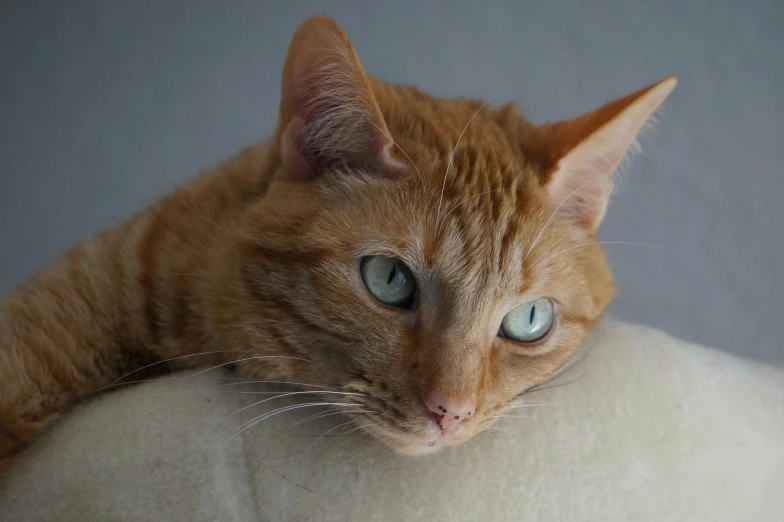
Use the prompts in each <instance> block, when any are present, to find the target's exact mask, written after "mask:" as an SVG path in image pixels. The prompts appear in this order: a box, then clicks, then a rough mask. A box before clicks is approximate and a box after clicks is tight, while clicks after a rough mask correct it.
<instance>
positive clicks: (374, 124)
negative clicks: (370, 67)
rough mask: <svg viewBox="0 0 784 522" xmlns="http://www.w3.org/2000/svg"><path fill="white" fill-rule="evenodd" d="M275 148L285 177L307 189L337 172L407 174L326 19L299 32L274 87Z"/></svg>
mask: <svg viewBox="0 0 784 522" xmlns="http://www.w3.org/2000/svg"><path fill="white" fill-rule="evenodd" d="M277 140H278V146H279V151H280V154H281V161H282V172H283V175H284V176H285V177H287V178H288V179H290V180H294V181H310V180H314V179H317V178H318V177H319V176H320V175H321V174H323V173H324V172H326V171H327V170H329V169H332V168H336V167H349V168H360V169H365V170H367V171H369V172H372V173H375V174H380V175H389V176H393V175H399V174H401V173H404V172H406V171H407V168H406V167H405V165H403V164H402V163H400V162H398V161H397V160H395V159H394V158H393V156H392V150H391V149H392V145H393V142H392V139H391V138H390V134H389V130H388V129H387V125H386V123H385V122H384V117H383V115H382V113H381V109H380V108H379V105H378V102H377V101H376V99H375V97H374V95H373V90H372V88H371V83H370V79H369V78H368V76H367V75H366V74H365V71H364V70H363V68H362V65H361V64H360V62H359V58H358V57H357V54H356V52H355V51H354V47H353V46H352V45H351V42H350V41H349V39H348V37H347V36H346V35H345V33H344V32H343V31H342V30H341V29H340V27H338V25H337V24H336V23H335V22H334V21H333V20H332V19H330V18H327V17H324V16H314V17H312V18H309V19H307V20H306V21H305V22H303V23H302V25H300V26H299V28H298V29H297V31H296V32H295V34H294V37H293V39H292V41H291V46H290V47H289V52H288V56H287V57H286V64H285V66H284V68H283V78H282V81H281V104H280V115H279V119H278V129H277Z"/></svg>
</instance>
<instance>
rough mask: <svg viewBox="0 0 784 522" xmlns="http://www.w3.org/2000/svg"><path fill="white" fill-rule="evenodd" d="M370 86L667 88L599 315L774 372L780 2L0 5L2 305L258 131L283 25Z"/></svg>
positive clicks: (570, 111)
mask: <svg viewBox="0 0 784 522" xmlns="http://www.w3.org/2000/svg"><path fill="white" fill-rule="evenodd" d="M317 12H323V13H326V14H330V15H332V16H333V17H335V18H336V20H337V21H338V23H340V24H341V25H342V26H343V28H344V29H345V30H346V31H347V33H348V34H349V36H350V37H351V38H352V39H353V41H354V44H355V46H356V47H357V50H358V52H359V54H360V56H361V58H362V60H363V62H364V64H365V66H366V68H367V69H368V70H369V72H370V73H371V74H373V75H376V76H378V77H380V78H383V79H388V80H392V81H395V82H401V83H412V84H416V85H418V86H419V87H421V88H423V89H424V90H426V91H428V92H430V93H432V94H436V95H470V96H475V97H481V98H487V97H489V96H492V97H493V100H494V102H495V103H500V102H503V101H508V100H512V101H517V102H519V103H520V104H521V106H522V107H523V109H524V110H525V111H526V112H527V114H528V116H529V117H530V118H531V119H532V120H533V121H536V122H543V121H547V120H553V119H558V118H565V117H570V116H576V115H578V114H579V113H581V112H583V111H587V110H589V109H592V108H594V107H595V106H598V105H599V104H601V103H603V102H606V101H609V100H610V99H613V98H615V97H618V96H620V95H623V94H626V93H627V92H629V91H631V90H635V89H637V88H640V87H643V86H645V85H647V84H649V83H651V82H654V81H657V80H660V79H662V78H663V77H665V76H668V75H671V74H675V75H677V76H678V77H679V78H680V84H679V86H678V88H677V89H676V90H675V92H674V94H673V95H672V97H671V98H670V100H669V101H668V102H667V103H666V105H665V107H664V110H663V112H662V115H661V118H660V124H659V126H658V128H657V130H656V131H655V132H652V133H649V134H648V135H647V136H645V137H644V139H643V142H642V144H643V147H644V150H645V154H644V155H643V156H642V157H640V158H638V159H637V161H636V162H635V164H634V166H633V168H632V169H631V170H630V172H629V173H628V175H627V176H626V180H625V182H624V184H623V185H622V187H621V190H620V193H619V196H618V197H617V198H616V199H615V200H614V202H613V204H612V206H611V209H610V211H609V214H608V218H607V221H606V222H605V226H604V228H603V234H602V235H603V239H604V240H608V241H635V242H642V243H648V244H653V245H657V246H660V247H663V248H664V249H666V250H657V249H650V248H642V247H635V246H628V245H616V246H609V247H608V251H609V254H610V257H611V260H612V263H613V265H614V268H615V271H616V274H617V278H618V298H617V301H616V302H615V304H614V308H613V313H614V314H615V315H616V316H619V317H621V318H624V319H627V320H632V321H636V322H643V323H648V324H651V325H655V326H658V327H661V328H663V329H665V330H667V331H669V332H671V333H673V334H676V335H678V336H680V337H683V338H686V339H689V340H694V341H699V342H703V343H707V344H712V345H715V346H717V347H721V348H725V349H728V350H732V351H736V352H739V353H743V354H748V355H751V356H755V357H762V358H768V359H772V358H774V357H782V354H784V349H782V339H784V318H782V316H781V314H782V311H784V306H782V305H783V304H784V297H782V296H784V278H782V277H781V275H780V269H781V267H782V265H784V242H782V239H784V238H782V232H781V226H782V224H783V222H784V220H783V219H782V216H783V215H784V212H783V211H782V210H781V204H782V203H781V202H782V200H784V177H783V176H784V173H782V166H783V165H784V140H782V135H783V133H782V130H784V123H782V122H784V104H783V103H782V102H783V101H784V95H783V94H782V92H784V2H781V1H775V0H774V1H769V2H764V1H740V0H739V1H737V2H732V3H730V2H722V1H715V0H710V1H709V0H689V1H686V0H680V1H672V2H667V1H654V0H647V1H645V0H626V1H616V2H611V1H605V2H563V1H552V0H549V1H542V2H533V1H518V2H505V3H504V2H494V3H489V2H451V1H447V0H443V1H438V2H424V1H422V2H414V1H412V2H385V3H382V2H371V1H366V2H348V1H342V2H293V1H286V2H283V1H281V2H262V1H256V2H238V1H236V2H214V1H188V2H173V1H140V0H137V1H133V2H128V1H122V2H121V1H101V2H98V1H76V0H71V1H69V2H54V1H51V2H38V1H30V0H25V1H21V0H18V1H16V2H7V1H3V0H0V245H1V246H0V293H5V292H6V291H8V290H10V289H11V288H12V287H13V286H14V285H15V284H17V283H18V282H19V281H20V280H21V279H23V278H24V277H26V276H28V275H30V274H31V273H32V272H33V271H34V270H35V269H37V268H39V267H41V266H42V265H44V264H45V263H48V262H50V261H51V260H53V259H54V258H55V257H56V255H57V254H58V252H60V251H61V250H62V249H64V248H66V247H67V246H69V245H71V244H73V243H74V242H76V241H77V240H80V239H82V238H86V237H88V236H89V235H90V234H91V233H92V232H93V231H95V230H97V229H99V228H103V227H106V226H109V225H112V224H114V223H117V222H119V221H120V220H122V219H123V218H125V217H128V216H129V215H131V214H132V213H134V212H135V211H137V210H139V209H141V208H142V207H144V206H145V205H146V204H148V203H151V202H152V201H154V200H155V199H156V198H157V197H159V196H160V195H162V194H163V193H165V192H166V191H167V190H170V189H172V188H173V187H175V186H176V185H178V184H181V183H183V182H184V181H185V180H187V179H188V178H189V177H191V176H193V175H194V174H195V173H196V172H197V171H199V170H201V169H204V168H208V167H210V166H212V165H214V164H215V163H217V162H218V161H220V160H222V159H223V158H225V157H227V156H228V155H230V154H232V153H234V152H235V151H236V150H237V149H238V148H240V147H242V146H244V145H246V144H249V143H252V142H255V141H259V140H261V139H263V138H265V137H267V136H268V135H269V133H270V132H271V130H272V128H273V123H274V121H275V115H276V111H277V101H278V93H279V85H278V81H279V73H280V69H281V67H282V64H283V60H284V56H285V51H286V48H287V46H288V43H289V38H290V36H291V34H292V32H293V30H294V28H295V27H296V25H297V24H298V23H299V22H300V21H301V20H303V19H304V18H305V17H306V16H308V15H310V14H314V13H317Z"/></svg>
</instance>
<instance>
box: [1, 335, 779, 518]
mask: <svg viewBox="0 0 784 522" xmlns="http://www.w3.org/2000/svg"><path fill="white" fill-rule="evenodd" d="M588 342H589V343H595V347H594V349H593V350H592V351H591V354H590V356H589V357H588V358H587V359H585V360H584V361H583V362H582V363H581V364H580V365H579V366H578V367H576V368H575V369H574V370H572V371H570V372H568V373H567V374H566V375H564V376H563V378H562V379H561V382H565V383H568V384H565V385H564V386H560V387H556V388H551V389H548V390H545V391H541V392H537V393H534V394H532V395H531V396H530V397H529V398H527V400H528V401H529V402H536V403H541V404H538V405H535V406H531V407H527V408H520V409H517V410H514V414H515V415H519V417H510V418H505V419H501V420H500V422H499V423H498V424H497V425H496V426H497V428H498V429H497V430H491V431H488V432H486V433H484V434H481V435H479V436H478V437H477V438H476V439H475V440H473V441H471V442H469V443H468V444H466V445H463V446H461V447H458V448H454V449H451V450H447V451H443V452H441V453H438V454H435V455H432V456H427V457H400V456H396V455H393V454H392V453H390V452H389V450H387V449H386V448H384V447H380V446H378V445H376V444H374V443H373V441H371V440H370V439H368V438H367V437H366V436H364V435H362V434H361V433H360V431H359V430H353V425H351V424H347V425H343V426H340V425H341V424H342V423H344V422H346V421H347V418H345V417H344V416H342V415H331V416H326V417H322V418H320V419H315V420H309V421H307V422H302V423H301V424H297V423H298V422H301V421H303V420H306V419H308V417H309V416H312V415H313V414H314V413H320V412H325V411H326V410H324V409H322V408H321V407H303V408H300V409H297V410H291V411H288V412H283V413H280V414H278V415H275V416H273V417H270V418H268V419H266V420H264V421H263V422H260V423H259V424H257V425H255V426H253V427H250V428H248V429H246V430H245V431H243V432H242V433H241V434H239V435H237V436H233V435H234V434H235V433H237V431H238V429H239V427H240V426H241V425H242V424H243V423H244V422H246V421H248V420H250V419H252V418H254V417H255V416H257V415H259V414H260V413H262V412H263V411H267V410H270V411H271V410H272V409H273V408H276V407H279V406H282V405H284V404H286V403H285V400H287V399H292V400H291V404H295V403H306V402H308V403H309V402H312V401H310V400H307V401H306V400H305V399H301V398H299V397H298V396H296V395H294V396H289V397H286V398H279V399H272V400H270V401H269V402H266V403H264V404H259V405H256V406H253V407H249V408H247V409H245V410H243V411H240V412H239V413H234V412H236V411H237V410H239V409H240V408H242V407H244V406H248V405H250V404H253V402H256V401H259V400H262V399H263V398H269V397H271V396H272V395H259V394H257V393H238V392H240V391H242V392H255V391H258V388H247V387H245V386H244V385H240V386H237V385H232V384H229V383H231V382H235V381H232V380H231V379H227V377H228V374H225V373H221V372H220V371H218V370H215V371H210V372H206V373H202V374H200V375H197V376H193V377H191V378H188V379H184V376H185V375H187V374H184V375H179V376H177V378H170V379H161V380H157V381H153V382H148V383H146V384H143V385H139V386H134V387H131V388H128V389H125V390H123V391H119V392H115V393H112V394H109V395H104V396H102V397H100V398H98V399H96V400H93V401H92V402H91V403H89V404H87V405H85V406H83V407H81V408H80V409H79V410H78V411H77V412H75V413H74V414H73V415H71V416H70V417H69V418H68V419H67V420H66V421H65V422H62V423H61V424H60V425H59V426H57V427H56V429H55V430H53V431H52V433H50V435H49V436H48V437H46V438H45V439H44V440H42V441H41V442H40V443H39V444H37V445H35V446H34V447H33V448H32V449H31V450H30V451H28V452H27V454H26V455H25V458H24V459H23V461H22V462H21V464H20V465H19V466H18V467H17V468H15V469H14V470H13V472H12V474H11V475H10V476H9V477H7V479H6V481H5V483H4V485H3V487H2V489H1V490H0V520H3V521H5V522H12V521H25V522H27V521H57V522H68V521H79V522H82V521H92V520H96V521H159V520H161V521H163V520H166V521H169V520H183V521H194V522H199V521H258V520H275V521H278V520H280V521H297V520H298V521H311V520H312V521H354V520H356V521H399V520H427V521H429V522H433V521H442V520H443V521H463V520H467V521H474V520H481V521H487V522H490V521H506V520H509V521H523V520H525V521H568V522H572V521H602V522H606V521H616V520H618V521H620V520H623V521H633V522H649V521H665V520H666V521H689V522H694V521H710V522H716V521H738V522H740V521H743V522H751V521H754V522H765V521H770V522H781V521H783V520H784V373H782V372H781V371H780V370H776V369H773V368H768V367H763V366H761V365H758V364H755V363H752V362H748V361H744V360H740V359H737V358H734V357H732V356H730V355H727V354H724V353H720V352H718V351H714V350H712V349H709V348H704V347H700V346H695V345H691V344H687V343H684V342H681V341H678V340H676V339H673V338H671V337H669V336H667V335H665V334H663V333H661V332H658V331H656V330H652V329H649V328H645V327H640V326H632V325H627V324H622V323H614V322H607V323H605V324H603V325H601V326H600V327H598V329H597V332H596V334H595V336H594V338H593V339H591V340H589V341H588ZM191 373H193V372H192V371H191ZM227 384H229V385H227ZM281 389H283V388H281V387H280V386H278V387H273V388H271V389H270V390H268V391H275V390H281ZM294 399H296V400H294ZM328 430H331V431H328ZM352 430H353V431H352Z"/></svg>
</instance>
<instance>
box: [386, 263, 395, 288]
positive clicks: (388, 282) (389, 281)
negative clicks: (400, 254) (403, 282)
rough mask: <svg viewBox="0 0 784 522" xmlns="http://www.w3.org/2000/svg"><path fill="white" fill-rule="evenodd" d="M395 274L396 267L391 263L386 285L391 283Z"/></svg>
mask: <svg viewBox="0 0 784 522" xmlns="http://www.w3.org/2000/svg"><path fill="white" fill-rule="evenodd" d="M396 275H397V267H396V266H395V265H392V270H390V271H389V279H387V284H388V285H389V284H392V280H393V279H394V278H395V276H396Z"/></svg>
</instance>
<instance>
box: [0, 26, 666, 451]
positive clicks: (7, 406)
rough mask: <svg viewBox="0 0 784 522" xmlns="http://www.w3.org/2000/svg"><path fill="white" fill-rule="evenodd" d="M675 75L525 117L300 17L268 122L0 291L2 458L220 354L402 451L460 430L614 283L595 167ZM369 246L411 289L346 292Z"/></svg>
mask: <svg viewBox="0 0 784 522" xmlns="http://www.w3.org/2000/svg"><path fill="white" fill-rule="evenodd" d="M673 87H674V80H665V82H662V83H660V84H657V85H655V86H653V87H650V88H648V89H645V90H643V91H639V92H638V93H635V94H633V95H630V96H628V97H626V98H623V99H621V100H619V101H617V102H614V103H613V104H610V105H607V106H605V107H603V108H601V109H599V110H597V111H594V112H593V113H590V114H588V115H586V116H584V117H582V118H578V119H577V120H573V121H571V122H562V123H557V124H554V125H549V126H539V127H537V126H534V125H532V124H530V123H528V122H526V121H525V120H524V119H523V118H522V116H521V115H520V114H519V112H518V111H517V110H516V109H515V108H514V107H512V106H505V107H502V108H500V109H492V108H490V107H488V106H484V105H483V104H482V103H481V102H476V101H471V100H437V99H433V98H431V97H429V96H426V95H425V94H422V93H421V92H419V91H417V90H416V89H413V88H409V87H396V86H392V85H388V84H384V83H381V82H377V81H374V80H370V79H369V78H367V77H366V76H365V75H364V72H363V71H362V69H361V66H360V65H359V62H358V60H357V59H356V56H355V55H354V52H353V48H351V45H350V43H349V42H348V40H347V39H346V38H345V35H343V34H342V32H341V31H340V30H339V29H338V28H337V26H335V25H334V23H333V22H331V21H329V20H328V19H324V18H314V19H311V20H309V21H308V22H306V23H305V24H303V26H302V27H301V28H300V29H299V30H298V32H297V34H296V35H295V37H294V41H293V43H292V47H291V50H290V52H289V58H288V60H287V64H286V68H285V69H284V75H283V100H282V104H281V111H280V120H279V122H278V129H277V132H276V134H275V136H274V137H273V139H272V140H270V141H269V142H267V143H265V144H263V145H259V146H256V147H253V148H250V149H247V150H246V151H244V152H243V153H241V154H240V155H238V156H237V157H235V158H234V159H232V160H230V161H228V162H226V163H225V164H224V165H222V166H221V167H219V168H218V169H216V170H215V171H214V172H211V173H209V174H206V175H205V176H203V177H201V178H199V179H197V180H195V181H193V182H192V183H190V184H189V185H187V186H185V187H184V188H182V189H180V190H179V191H177V192H176V193H174V194H173V195H171V196H169V197H168V198H166V199H164V200H162V201H161V202H159V203H157V204H156V205H154V206H152V207H150V208H149V209H147V210H146V211H144V212H143V213H141V214H140V215H139V216H137V217H136V218H134V219H132V220H131V221H129V222H127V223H125V224H123V225H121V226H119V227H117V228H116V229H113V230H110V231H108V232H105V233H103V234H101V235H99V236H97V237H96V238H95V239H92V240H90V241H88V242H86V243H84V244H82V245H80V246H77V247H76V248H74V249H73V250H72V251H70V252H69V253H67V254H66V255H65V256H64V257H63V258H62V259H61V260H60V261H59V262H58V263H57V264H55V265H54V266H52V267H50V268H47V269H46V270H44V271H42V272H41V273H39V274H38V275H37V276H36V277H35V278H33V279H32V280H31V281H29V282H28V283H26V284H24V285H23V286H21V287H20V288H19V289H17V290H16V291H15V292H13V293H12V294H11V295H9V296H8V297H7V298H6V299H5V300H4V301H3V303H2V305H0V306H1V308H0V465H2V464H3V463H5V464H7V463H8V462H10V459H11V458H12V457H13V455H14V454H16V453H17V452H18V451H19V450H20V449H21V448H23V447H24V446H25V445H26V444H28V443H29V442H31V441H32V440H33V439H34V438H35V437H36V436H37V435H38V434H39V433H40V432H41V431H42V430H43V429H44V428H46V427H47V426H48V425H50V424H51V423H52V422H53V421H54V420H56V419H57V418H58V417H59V416H60V415H62V414H63V413H64V412H66V411H67V410H68V408H69V407H70V406H71V405H73V404H74V403H75V402H76V401H78V400H80V399H82V398H84V397H86V396H89V395H90V394H91V393H94V392H96V391H100V390H102V389H104V388H105V387H108V386H111V385H112V384H114V383H116V382H118V380H123V379H124V380H126V381H127V380H131V381H132V380H138V379H140V378H142V377H144V376H146V375H150V374H157V373H158V372H162V371H166V370H168V369H171V368H176V367H181V366H196V365H199V366H203V365H207V366H210V365H213V366H215V365H224V364H230V363H231V364H236V367H237V370H238V372H240V373H241V375H243V376H247V377H250V378H257V379H265V380H283V381H295V382H299V383H303V384H305V385H307V384H312V385H318V386H323V387H324V389H325V390H332V391H334V394H335V395H334V396H333V397H331V399H326V400H325V399H324V398H323V396H322V398H321V399H322V400H324V402H330V400H331V401H333V402H334V401H335V400H337V399H340V402H341V403H350V404H352V405H361V406H363V408H362V409H363V410H367V411H368V412H369V413H365V414H363V415H366V416H369V417H370V418H372V419H373V420H374V423H375V427H371V428H368V430H369V431H370V432H371V433H372V434H373V435H375V436H376V437H378V438H379V439H381V440H382V441H384V442H386V443H387V444H388V445H390V446H392V447H393V448H395V449H397V450H399V451H403V452H407V453H426V452H430V451H433V450H437V449H439V448H441V447H442V446H446V445H454V444H459V443H460V442H463V441H465V440H467V439H469V438H470V437H471V436H473V435H474V434H475V433H477V432H478V431H481V430H482V429H484V428H486V427H487V426H489V425H490V424H492V423H493V422H494V420H495V417H496V416H497V415H499V414H500V413H501V412H503V411H504V410H505V409H506V408H508V407H510V406H512V405H513V404H515V402H516V401H517V397H518V396H519V394H520V393H522V392H523V391H525V390H526V389H528V388H530V387H531V386H533V385H536V384H537V383H539V382H541V381H543V380H544V379H546V378H548V377H549V376H550V375H552V374H553V373H554V372H556V371H557V370H558V369H559V368H560V367H562V366H563V365H564V364H566V363H567V362H568V361H569V360H570V359H571V358H572V357H573V355H574V353H575V350H576V347H577V346H578V345H579V343H580V340H581V339H582V337H583V336H584V335H585V333H586V332H587V331H588V330H589V329H590V327H591V326H592V325H593V324H594V322H595V321H596V320H597V319H598V318H599V317H600V316H601V314H602V312H603V311H604V309H605V307H606V305H607V303H608V302H609V300H610V299H611V297H612V292H613V289H612V277H611V273H610V271H609V268H608V266H607V264H606V261H605V259H604V256H603V254H602V250H601V246H600V245H598V244H596V237H595V233H596V229H597V228H598V225H599V223H600V221H601V218H602V217H603V214H604V210H605V206H606V203H607V199H608V197H609V193H610V190H611V187H612V181H611V175H612V171H613V170H614V169H615V167H616V166H617V164H618V162H619V161H620V160H621V159H622V157H623V155H624V153H625V152H626V150H627V148H628V147H629V146H630V145H631V144H632V142H633V140H634V137H635V135H636V133H637V131H638V130H639V129H640V127H641V126H642V125H643V124H644V123H645V121H646V120H647V118H648V117H649V116H650V114H651V113H652V112H653V111H654V110H655V109H656V107H658V105H659V104H660V103H661V102H662V101H663V100H664V98H665V97H666V96H667V95H668V94H669V92H670V91H671V89H672V88H673ZM393 140H394V141H393ZM374 257H375V258H379V259H380V258H384V259H394V260H396V261H395V262H400V263H403V264H404V265H405V266H406V267H408V269H410V274H411V276H412V277H413V278H414V279H415V287H414V288H415V291H414V290H412V291H411V299H412V301H411V303H410V304H407V305H406V306H397V305H396V306H391V307H390V306H386V305H385V304H383V303H382V302H378V300H374V298H373V296H371V295H370V293H369V292H368V290H366V289H365V288H364V287H363V277H365V276H364V272H363V271H362V270H364V268H360V267H361V266H362V263H363V260H366V259H368V258H374ZM401 266H403V265H401ZM392 275H394V272H393V273H392ZM409 279H411V277H409ZM391 281H392V276H390V279H389V284H391ZM409 282H410V281H409ZM364 284H365V286H367V285H368V282H367V280H365V282H364ZM371 293H372V292H371ZM536 299H539V300H541V299H546V300H547V301H548V302H552V303H554V305H553V307H554V308H553V313H552V314H553V317H552V325H551V326H550V327H549V330H548V332H547V335H546V336H542V337H541V338H540V339H537V340H536V341H535V342H530V343H518V342H514V341H511V340H510V339H509V338H508V337H506V336H502V335H500V334H499V324H501V323H502V321H506V320H507V317H508V314H509V313H510V311H511V310H514V309H516V307H520V306H522V305H524V304H525V303H531V302H533V301H532V300H536ZM538 302H539V301H537V303H538ZM526 310H528V309H526ZM530 310H531V312H530V314H531V319H530V321H531V323H533V321H534V309H533V308H531V309H530ZM504 324H506V323H504ZM162 361H166V362H162ZM304 389H312V388H307V387H305V388H304ZM346 394H348V395H346ZM436 404H437V406H435V405H436ZM344 409H346V411H348V409H347V408H344ZM447 410H448V411H447ZM454 413H459V415H453V414H454ZM461 416H462V418H460V417H461ZM357 417H358V416H357Z"/></svg>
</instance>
